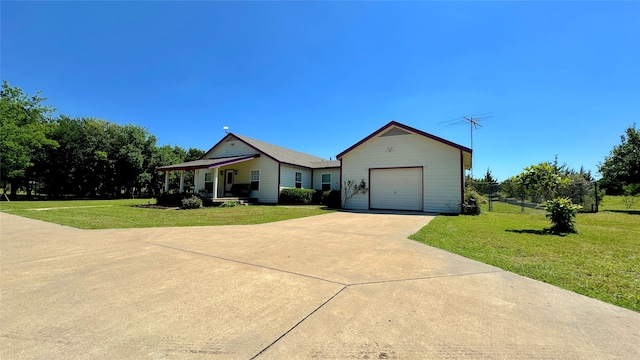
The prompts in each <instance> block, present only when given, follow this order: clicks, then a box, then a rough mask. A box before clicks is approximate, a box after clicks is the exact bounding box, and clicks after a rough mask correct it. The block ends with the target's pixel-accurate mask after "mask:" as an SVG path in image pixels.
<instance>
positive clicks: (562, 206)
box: [544, 197, 582, 234]
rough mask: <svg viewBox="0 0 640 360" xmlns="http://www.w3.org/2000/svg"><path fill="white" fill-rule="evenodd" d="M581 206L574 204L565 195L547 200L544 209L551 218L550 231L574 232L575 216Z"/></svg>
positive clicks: (559, 232)
mask: <svg viewBox="0 0 640 360" xmlns="http://www.w3.org/2000/svg"><path fill="white" fill-rule="evenodd" d="M581 208H582V206H580V205H574V204H573V202H572V201H571V199H569V198H565V197H560V198H555V199H553V200H547V202H546V203H545V205H544V209H545V210H546V211H547V217H548V218H549V219H550V220H551V224H552V226H551V231H553V232H555V233H558V234H562V233H575V232H576V229H575V218H576V215H577V214H578V211H579V210H580V209H581Z"/></svg>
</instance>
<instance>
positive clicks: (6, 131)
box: [0, 80, 57, 197]
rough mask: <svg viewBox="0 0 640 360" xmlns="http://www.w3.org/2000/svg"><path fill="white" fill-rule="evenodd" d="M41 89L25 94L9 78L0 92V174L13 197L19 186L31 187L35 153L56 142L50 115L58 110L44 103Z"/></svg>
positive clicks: (3, 83) (55, 144)
mask: <svg viewBox="0 0 640 360" xmlns="http://www.w3.org/2000/svg"><path fill="white" fill-rule="evenodd" d="M45 100H46V98H43V97H40V92H37V93H36V95H34V96H29V95H28V94H25V93H24V92H23V91H22V89H20V88H19V87H12V86H11V85H9V82H7V81H6V80H5V81H3V82H2V90H1V91H0V174H1V177H2V179H1V180H0V181H1V182H2V183H3V184H6V183H7V182H8V183H10V184H11V196H12V197H15V196H16V192H17V190H18V188H19V187H21V186H25V187H27V188H28V187H29V179H27V175H28V171H29V170H30V169H31V168H32V167H33V165H34V158H35V156H36V155H37V154H38V153H39V152H40V151H41V150H42V149H43V148H45V147H55V146H57V143H56V142H55V141H54V140H51V139H50V138H49V137H48V136H49V135H50V134H51V132H52V131H53V125H52V123H51V119H50V117H51V116H52V115H53V113H54V111H55V109H54V108H53V107H51V106H50V105H44V104H43V103H44V101H45Z"/></svg>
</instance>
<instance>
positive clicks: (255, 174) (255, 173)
mask: <svg viewBox="0 0 640 360" xmlns="http://www.w3.org/2000/svg"><path fill="white" fill-rule="evenodd" d="M251 190H260V170H251Z"/></svg>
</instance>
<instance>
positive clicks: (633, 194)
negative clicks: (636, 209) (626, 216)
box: [622, 184, 640, 209]
mask: <svg viewBox="0 0 640 360" xmlns="http://www.w3.org/2000/svg"><path fill="white" fill-rule="evenodd" d="M622 188H623V189H624V197H623V198H622V203H623V204H624V206H626V207H627V209H631V208H632V207H633V204H635V202H636V199H637V198H638V196H640V184H631V185H625V186H623V187H622Z"/></svg>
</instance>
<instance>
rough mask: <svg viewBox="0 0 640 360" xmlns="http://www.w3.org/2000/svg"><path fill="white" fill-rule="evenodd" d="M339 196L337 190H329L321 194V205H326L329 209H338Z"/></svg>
mask: <svg viewBox="0 0 640 360" xmlns="http://www.w3.org/2000/svg"><path fill="white" fill-rule="evenodd" d="M341 199H342V198H341V196H340V191H339V190H329V191H324V192H322V201H321V202H322V205H326V206H328V207H330V208H334V209H340V207H341V205H342V204H341Z"/></svg>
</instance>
